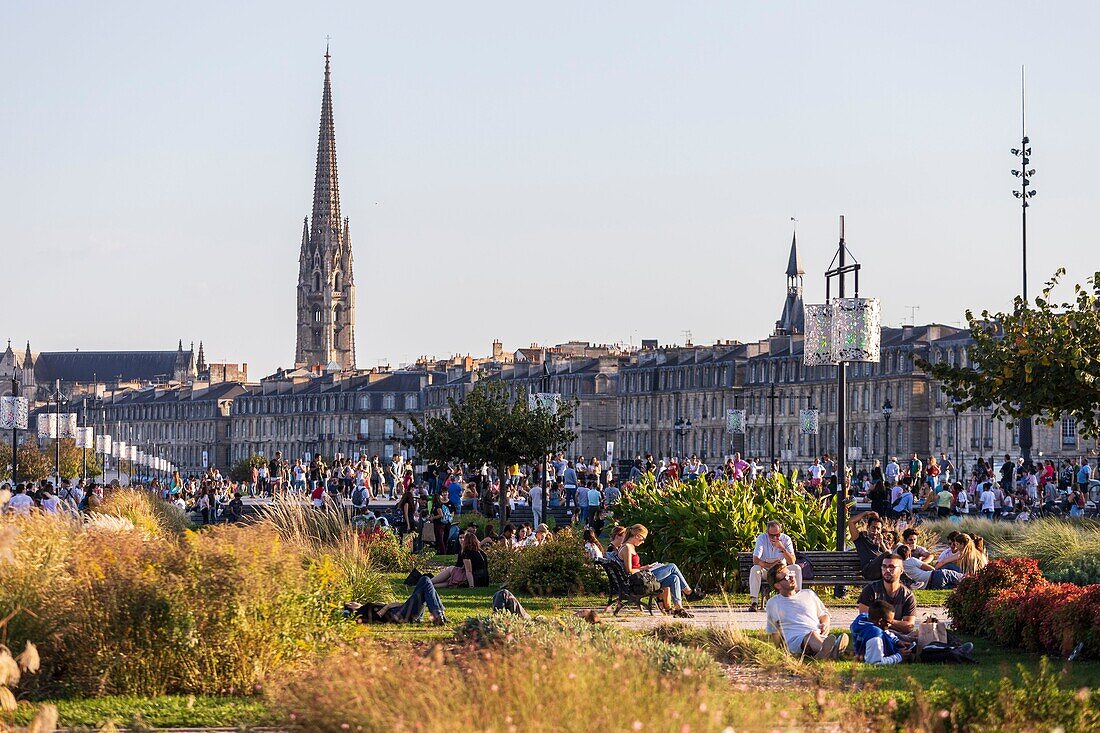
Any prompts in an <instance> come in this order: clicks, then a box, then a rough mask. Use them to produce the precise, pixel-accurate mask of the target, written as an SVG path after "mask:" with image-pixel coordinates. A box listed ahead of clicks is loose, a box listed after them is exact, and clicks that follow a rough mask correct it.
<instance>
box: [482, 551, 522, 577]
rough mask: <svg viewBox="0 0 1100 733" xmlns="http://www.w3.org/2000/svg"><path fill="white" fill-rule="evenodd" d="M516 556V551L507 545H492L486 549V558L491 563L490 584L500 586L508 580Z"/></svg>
mask: <svg viewBox="0 0 1100 733" xmlns="http://www.w3.org/2000/svg"><path fill="white" fill-rule="evenodd" d="M516 556H517V553H516V551H515V550H513V549H512V548H511V547H509V546H508V545H506V544H505V543H503V542H492V543H490V544H489V545H488V546H487V547H486V548H485V557H486V558H487V559H488V561H489V582H490V583H494V584H499V583H503V582H505V581H506V580H508V576H509V574H510V573H511V572H512V564H513V563H514V562H515V561H516Z"/></svg>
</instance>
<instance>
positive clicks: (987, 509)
mask: <svg viewBox="0 0 1100 733" xmlns="http://www.w3.org/2000/svg"><path fill="white" fill-rule="evenodd" d="M978 503H979V504H980V505H981V509H982V516H983V517H986V518H987V519H992V518H993V514H994V513H995V512H996V511H997V495H996V494H994V493H993V490H992V489H991V488H990V487H989V482H988V481H987V482H985V483H984V484H982V493H981V494H980V495H979V496H978Z"/></svg>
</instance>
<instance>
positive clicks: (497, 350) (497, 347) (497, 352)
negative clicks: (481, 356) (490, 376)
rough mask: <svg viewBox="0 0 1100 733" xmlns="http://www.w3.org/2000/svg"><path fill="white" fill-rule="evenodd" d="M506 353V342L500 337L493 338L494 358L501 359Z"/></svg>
mask: <svg viewBox="0 0 1100 733" xmlns="http://www.w3.org/2000/svg"><path fill="white" fill-rule="evenodd" d="M503 353H504V344H502V343H501V342H500V340H499V339H493V358H494V359H499V358H500V357H501V354H503Z"/></svg>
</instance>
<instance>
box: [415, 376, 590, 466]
mask: <svg viewBox="0 0 1100 733" xmlns="http://www.w3.org/2000/svg"><path fill="white" fill-rule="evenodd" d="M448 404H449V406H450V414H449V415H446V416H433V417H428V418H425V419H424V420H419V419H417V418H413V419H412V421H411V423H410V424H409V426H408V427H407V428H406V431H407V433H408V436H407V437H406V438H405V439H404V442H405V444H406V445H409V446H412V447H413V448H415V449H416V452H417V454H418V455H419V456H421V457H422V458H425V459H427V460H429V461H447V462H455V461H457V462H460V463H464V464H466V465H469V466H474V467H480V466H481V465H482V464H488V465H490V466H493V467H495V468H496V469H497V472H498V474H499V475H500V476H502V477H503V476H505V475H506V473H505V472H506V469H507V467H508V466H511V465H512V464H515V463H519V464H525V463H534V462H537V461H541V460H542V459H543V457H544V456H546V454H547V453H550V452H552V451H557V450H561V449H563V448H565V447H566V446H568V445H569V444H570V443H572V442H573V441H574V440H575V439H576V437H577V434H576V433H574V432H573V431H572V430H570V429H569V428H568V423H569V420H570V418H571V417H572V416H573V413H574V410H575V409H576V407H575V403H562V404H560V405H558V407H557V409H556V410H554V409H551V408H550V407H549V406H544V405H538V406H536V407H535V408H534V409H531V408H530V407H529V405H528V403H527V393H526V391H525V390H522V389H521V390H519V394H518V395H517V397H516V399H515V400H513V399H512V398H511V395H510V394H509V392H508V387H507V385H505V384H504V383H503V382H501V381H499V380H494V379H490V380H483V381H480V382H478V383H477V384H476V385H475V386H474V388H473V390H471V392H470V394H468V395H466V397H465V399H463V400H462V401H461V402H456V401H455V400H453V399H449V400H448Z"/></svg>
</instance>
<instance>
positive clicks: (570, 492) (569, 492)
mask: <svg viewBox="0 0 1100 733" xmlns="http://www.w3.org/2000/svg"><path fill="white" fill-rule="evenodd" d="M570 504H572V505H573V506H576V505H577V487H576V486H566V487H565V508H566V509H568V508H569V505H570Z"/></svg>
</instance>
